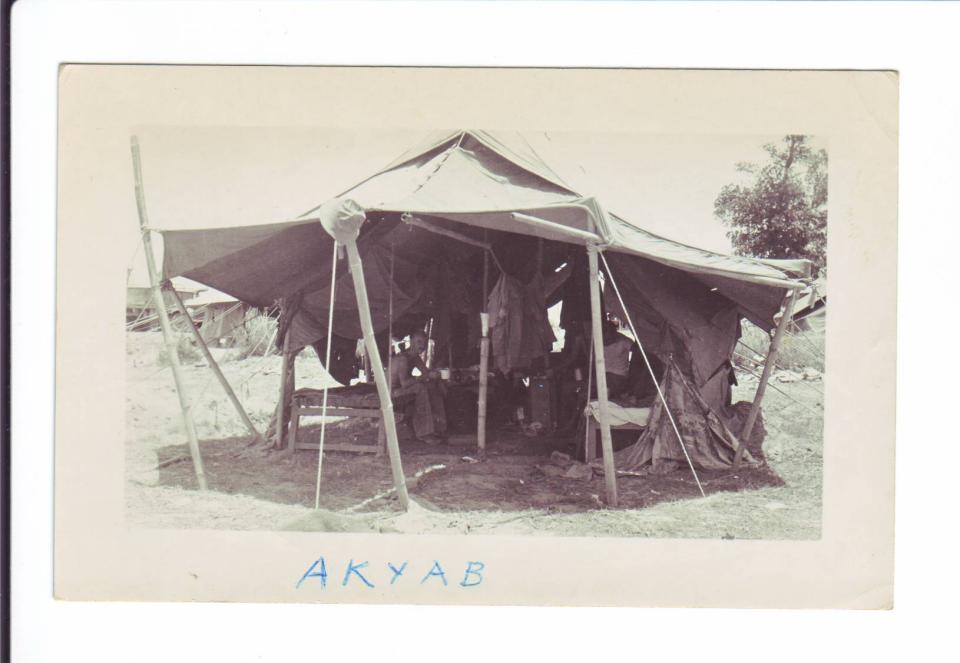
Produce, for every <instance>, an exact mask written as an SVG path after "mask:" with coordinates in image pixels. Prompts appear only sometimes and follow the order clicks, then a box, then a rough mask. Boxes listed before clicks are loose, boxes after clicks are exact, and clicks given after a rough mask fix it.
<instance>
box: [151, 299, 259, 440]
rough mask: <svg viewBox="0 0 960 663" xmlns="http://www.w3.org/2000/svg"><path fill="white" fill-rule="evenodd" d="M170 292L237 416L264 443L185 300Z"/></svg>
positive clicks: (256, 438) (255, 437)
mask: <svg viewBox="0 0 960 663" xmlns="http://www.w3.org/2000/svg"><path fill="white" fill-rule="evenodd" d="M169 291H170V293H171V294H172V295H173V303H174V304H176V306H177V310H178V311H180V315H182V316H183V317H184V318H185V319H186V320H187V322H188V325H189V327H190V331H191V332H193V338H194V340H195V341H196V342H197V345H199V346H200V352H201V353H202V354H203V358H204V359H206V360H207V365H208V366H209V367H210V370H212V371H213V374H214V375H216V376H217V380H218V381H219V382H220V385H221V386H222V387H223V390H224V391H225V392H227V397H228V398H229V399H230V402H231V403H233V407H234V408H236V410H237V414H239V415H240V418H241V419H242V420H243V423H244V425H245V426H246V427H247V430H249V431H250V434H251V435H253V437H254V440H255V441H256V442H262V441H263V436H262V435H260V431H258V430H257V427H256V426H254V425H253V422H252V421H251V420H250V417H249V415H247V411H246V410H244V409H243V405H242V404H241V403H240V399H239V398H237V394H236V393H234V391H233V387H231V386H230V383H229V382H228V381H227V378H226V376H225V375H224V374H223V371H221V370H220V366H219V365H218V364H217V360H216V359H214V358H213V355H212V354H211V353H210V348H208V347H207V342H206V341H204V340H203V335H202V334H201V333H200V330H198V329H197V326H196V325H194V324H193V321H192V320H191V319H190V314H189V313H188V312H187V307H186V306H184V305H183V300H182V299H180V295H179V293H177V291H176V289H175V288H172V287H171V288H170V289H169Z"/></svg>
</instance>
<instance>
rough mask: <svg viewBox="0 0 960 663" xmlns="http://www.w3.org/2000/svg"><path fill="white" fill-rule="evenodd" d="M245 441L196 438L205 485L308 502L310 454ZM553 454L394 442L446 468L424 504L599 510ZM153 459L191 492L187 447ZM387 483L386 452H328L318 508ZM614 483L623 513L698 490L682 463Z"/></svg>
mask: <svg viewBox="0 0 960 663" xmlns="http://www.w3.org/2000/svg"><path fill="white" fill-rule="evenodd" d="M328 430H329V429H328ZM311 435H314V436H315V435H316V430H315V429H314V430H311V429H304V436H303V438H302V439H307V440H309V439H310V436H311ZM328 439H330V438H329V435H328ZM627 443H629V441H628V442H627ZM247 445H248V440H247V439H246V438H226V439H219V440H206V441H204V442H202V443H201V449H202V453H203V456H204V464H205V471H206V474H207V480H208V483H209V486H210V488H211V489H212V490H215V491H219V492H223V493H228V494H242V495H248V496H251V497H256V498H259V499H262V500H267V501H270V502H275V503H281V504H295V505H301V506H309V507H312V506H313V505H314V498H315V490H316V477H317V456H318V455H317V452H316V451H311V450H298V451H297V452H296V454H294V455H293V456H292V457H291V456H290V455H289V454H285V453H282V452H275V451H263V450H256V451H255V452H251V448H250V447H248V446H247ZM554 450H560V451H564V452H571V451H572V441H571V440H570V439H563V438H527V437H524V436H522V435H514V436H510V435H501V436H500V437H499V439H495V440H492V441H490V442H489V443H488V452H487V459H486V460H485V461H484V462H471V461H470V460H465V457H467V458H471V459H472V458H474V457H475V456H476V453H475V448H474V447H472V446H458V445H439V446H428V445H425V444H422V443H420V442H418V441H417V440H415V439H411V438H409V437H407V438H406V439H403V440H402V441H401V454H402V457H403V468H404V473H405V475H406V476H408V477H412V476H413V475H414V474H415V473H416V472H418V471H420V470H423V469H425V468H428V467H430V466H432V465H438V464H441V465H444V466H445V467H444V469H440V470H435V471H432V472H430V473H428V474H426V475H424V476H422V477H421V478H420V479H419V480H417V481H416V482H415V484H414V485H412V486H411V490H410V492H411V494H412V495H414V496H416V498H417V499H418V500H419V501H420V503H421V504H424V505H426V506H428V507H432V508H434V509H436V510H439V511H450V512H462V511H487V510H489V511H497V512H502V511H524V510H529V509H536V510H539V511H543V512H547V513H580V512H585V511H590V510H595V509H597V508H599V507H600V506H601V502H600V499H601V498H602V497H603V495H604V481H603V477H602V476H594V477H593V478H590V479H570V478H564V477H557V476H548V475H547V474H545V473H544V472H543V471H542V470H541V469H540V467H542V466H544V465H546V464H548V463H549V459H550V453H551V451H554ZM157 456H158V461H159V464H160V466H161V467H160V477H159V478H160V485H164V486H177V487H181V488H186V489H195V488H196V479H195V477H194V474H193V466H192V464H191V462H190V459H189V456H188V455H187V454H186V449H185V447H183V446H180V445H176V446H168V447H163V448H161V449H160V450H158V454H157ZM699 476H700V481H701V483H702V484H703V488H704V490H705V492H706V493H707V494H708V495H709V494H712V493H720V492H735V491H743V490H753V489H757V488H763V487H769V486H774V487H777V486H783V485H784V482H783V481H782V480H781V479H780V478H779V477H778V476H777V475H776V474H775V473H774V472H773V471H772V470H771V469H769V468H768V467H766V466H761V467H743V468H741V469H740V470H738V471H735V472H734V471H700V473H699ZM392 485H393V482H392V478H391V472H390V463H389V460H388V458H387V457H386V456H375V455H373V454H354V453H338V452H328V453H326V454H325V455H324V460H323V474H322V482H321V488H320V507H321V509H325V510H328V511H334V512H335V511H342V510H345V509H348V508H351V507H356V506H357V505H359V504H360V503H361V502H364V501H365V500H368V499H369V498H371V497H373V496H374V495H376V494H378V493H381V492H383V491H386V490H388V489H390V488H391V487H392ZM618 488H619V496H620V506H621V507H622V508H628V509H635V508H643V507H648V506H652V505H654V504H658V503H660V502H672V501H676V500H681V499H686V498H696V497H699V496H700V494H699V491H698V490H697V487H696V484H695V482H694V480H693V477H692V475H691V474H690V472H689V470H687V469H686V468H681V469H679V470H676V471H674V472H672V473H670V474H666V475H661V476H658V475H646V476H642V477H633V476H621V477H619V480H618ZM391 508H397V507H396V500H395V498H393V497H392V496H391V497H387V498H384V499H380V500H377V501H375V502H372V503H370V504H368V505H366V506H364V507H363V508H362V509H360V511H361V512H362V511H368V510H369V511H373V510H378V511H383V510H385V509H391ZM334 525H335V523H334ZM327 531H337V528H336V527H335V526H333V525H331V529H328V530H327Z"/></svg>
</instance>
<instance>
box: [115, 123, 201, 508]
mask: <svg viewBox="0 0 960 663" xmlns="http://www.w3.org/2000/svg"><path fill="white" fill-rule="evenodd" d="M130 152H131V155H132V156H133V179H134V186H135V190H136V197H137V214H138V215H139V217H140V233H141V240H142V241H143V253H144V255H145V256H146V259H147V274H148V275H149V277H150V287H151V289H152V290H153V300H154V303H155V305H156V307H157V316H158V317H159V318H160V329H161V331H162V332H163V340H164V343H165V344H166V346H167V358H168V359H169V360H170V370H171V371H172V372H173V382H174V385H175V386H176V389H177V398H179V399H180V412H181V414H182V415H183V427H184V429H185V431H186V433H187V445H188V446H189V448H190V457H191V458H192V459H193V472H194V474H195V475H196V476H197V485H198V486H199V487H200V490H206V489H207V475H206V474H205V473H204V471H203V457H202V456H201V455H200V442H199V441H198V439H197V428H196V425H195V424H194V421H193V414H192V413H191V412H190V400H189V398H188V397H187V392H186V387H185V384H184V380H183V376H182V375H181V373H180V368H181V367H180V353H179V351H178V349H177V341H176V339H175V338H174V336H173V330H172V329H171V328H170V318H169V317H168V316H167V304H166V302H165V301H164V299H163V290H161V288H160V283H159V278H158V275H157V265H156V261H155V260H154V258H153V242H152V241H151V236H150V232H151V231H150V226H149V223H148V221H147V203H146V199H145V196H144V192H143V174H142V171H141V168H140V142H139V141H138V140H137V137H136V136H131V137H130Z"/></svg>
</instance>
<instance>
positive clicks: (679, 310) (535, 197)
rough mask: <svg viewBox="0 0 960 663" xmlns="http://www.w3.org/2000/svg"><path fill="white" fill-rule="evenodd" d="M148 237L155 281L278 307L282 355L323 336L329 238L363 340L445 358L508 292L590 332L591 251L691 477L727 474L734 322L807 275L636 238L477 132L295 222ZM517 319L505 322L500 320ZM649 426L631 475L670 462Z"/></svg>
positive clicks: (349, 329)
mask: <svg viewBox="0 0 960 663" xmlns="http://www.w3.org/2000/svg"><path fill="white" fill-rule="evenodd" d="M163 235H164V247H165V251H164V267H163V271H164V276H165V277H166V278H171V277H174V276H186V277H189V278H191V279H194V280H196V281H199V282H201V283H204V284H207V285H209V286H211V287H214V288H217V289H218V290H221V291H223V292H225V293H228V294H229V295H232V296H234V297H236V298H237V299H239V300H241V301H244V302H247V303H250V304H255V305H260V306H264V305H269V304H271V303H273V302H274V301H276V300H279V299H282V300H284V303H285V315H284V317H285V319H282V333H281V335H282V336H285V337H286V338H287V339H288V342H289V348H290V349H298V348H301V347H303V346H305V345H308V344H312V343H316V342H318V341H320V340H321V339H322V338H324V337H325V336H326V334H327V324H326V320H327V317H328V313H329V311H328V307H329V296H330V293H329V287H330V269H331V261H332V260H333V247H334V237H337V238H338V239H341V240H342V239H346V238H349V239H353V238H356V240H357V246H358V249H359V251H360V255H361V258H362V263H363V271H364V277H365V280H366V283H367V291H368V299H369V309H370V314H371V318H372V323H373V327H374V333H375V334H382V333H383V332H385V331H386V330H387V329H388V328H391V329H392V331H393V332H394V335H395V336H402V335H403V334H404V333H406V332H407V331H409V330H412V329H415V328H417V327H418V326H419V328H421V329H422V328H423V324H424V321H425V320H427V319H431V320H433V321H434V326H433V329H434V330H435V331H436V332H437V334H436V336H437V338H439V339H445V340H446V342H447V343H449V344H450V352H451V354H450V356H451V357H453V349H452V345H453V343H454V340H456V339H466V343H465V345H466V346H468V347H473V346H474V345H475V344H473V343H472V342H471V341H472V340H475V337H476V336H477V335H478V332H479V330H478V329H477V327H478V326H479V317H480V316H479V315H477V314H478V313H479V312H480V311H482V310H485V309H487V307H488V306H489V301H492V294H491V293H492V292H493V291H495V290H497V288H498V287H500V286H504V287H506V285H507V284H508V281H509V283H510V284H512V285H511V287H514V288H515V290H514V292H515V293H518V294H516V295H515V296H516V297H523V296H525V295H523V294H522V292H521V291H522V289H523V288H530V289H532V290H534V291H535V292H536V297H534V299H537V301H542V302H543V304H544V305H548V304H551V303H553V302H556V301H560V300H562V301H563V312H562V317H564V316H566V318H567V320H568V322H578V321H579V322H583V321H587V320H589V319H590V313H589V304H588V302H589V294H588V292H589V287H590V286H589V285H587V284H588V280H587V268H586V262H587V261H586V251H585V250H584V247H585V246H591V245H593V246H597V247H598V248H600V249H601V250H602V251H603V255H604V257H605V258H606V260H605V261H604V266H603V270H604V273H605V276H604V281H605V282H607V281H610V282H615V283H616V285H617V288H616V290H615V289H614V288H612V287H607V286H605V287H604V288H603V298H604V303H605V305H606V308H607V310H608V311H612V312H614V313H616V314H619V315H620V316H621V317H624V316H627V315H628V316H629V318H630V320H631V321H632V322H633V323H634V327H635V328H636V332H637V335H638V336H639V337H640V338H639V339H638V340H640V342H641V343H642V344H643V346H644V348H646V349H647V351H648V352H650V353H652V354H654V355H656V356H659V357H660V358H661V359H662V360H664V363H665V364H666V365H668V370H667V373H666V377H664V384H663V388H664V392H666V393H667V399H668V401H670V403H669V405H670V407H671V409H673V410H674V411H675V412H677V413H678V416H679V421H680V424H679V425H680V427H681V429H682V433H681V434H682V435H683V436H684V438H685V439H687V440H688V441H690V442H691V445H690V446H691V449H692V454H693V462H694V463H696V464H698V465H700V466H702V467H712V466H713V465H711V463H713V464H714V465H715V464H716V463H720V464H722V465H727V464H729V463H730V462H732V457H733V449H734V448H735V447H736V443H735V435H736V433H735V432H731V430H730V429H729V428H728V423H729V425H730V426H734V421H733V419H730V418H728V415H730V413H729V412H728V408H729V406H730V404H731V403H730V397H731V391H730V384H731V382H732V380H733V368H732V364H731V362H730V359H731V356H732V353H733V348H734V345H735V344H736V341H737V338H738V336H739V333H740V320H741V318H742V317H745V318H748V319H750V320H751V321H753V322H754V323H756V324H758V325H759V326H761V327H762V328H764V329H768V330H769V329H771V328H773V327H774V326H775V318H776V315H777V313H778V312H779V311H780V309H781V305H782V303H783V301H784V296H785V295H786V293H787V292H789V291H791V290H794V289H797V288H799V287H801V286H803V285H804V279H807V278H808V277H809V275H810V267H811V265H810V263H809V262H808V261H805V260H765V261H761V260H754V259H750V258H744V257H737V256H729V255H722V254H719V253H714V252H710V251H705V250H702V249H698V248H695V247H692V246H688V245H686V244H682V243H679V242H674V241H671V240H669V239H666V238H664V237H661V236H658V235H655V234H653V233H650V232H648V231H646V230H644V229H643V228H641V227H640V226H638V225H634V224H633V223H630V222H629V221H627V220H625V219H623V218H621V217H619V216H617V215H615V214H612V213H609V212H607V211H606V210H605V209H604V208H603V206H602V205H601V204H600V202H599V201H597V200H596V199H594V198H592V197H589V196H585V195H583V194H582V193H580V192H578V191H575V190H574V189H573V188H571V187H570V186H568V185H567V184H566V182H565V181H564V179H563V178H562V177H561V176H560V175H559V174H558V173H556V172H555V171H554V170H552V169H551V168H550V167H549V166H548V165H547V164H546V163H544V162H543V160H541V159H540V158H539V156H538V155H537V154H536V152H535V151H534V150H533V149H532V148H531V147H530V146H529V144H527V145H523V144H520V145H518V144H516V142H514V143H513V144H511V143H510V141H507V140H505V139H500V138H498V137H495V136H493V135H492V134H489V133H486V132H481V131H456V132H453V133H449V134H445V135H442V136H438V137H432V138H431V139H430V140H429V141H427V142H426V143H425V144H424V145H422V146H420V147H418V148H415V149H413V150H411V151H410V152H408V153H407V154H405V155H403V156H402V157H400V158H399V159H397V160H396V161H394V162H393V163H392V164H390V165H388V166H387V167H385V168H384V169H382V170H380V171H378V172H377V173H374V174H373V175H371V176H370V177H368V178H367V179H365V180H364V181H362V182H360V183H359V184H357V185H356V186H354V187H352V188H351V189H349V190H347V191H345V192H343V193H342V194H341V195H339V196H337V197H336V198H334V199H332V200H329V201H327V202H325V203H323V204H322V205H320V206H318V207H315V208H313V209H311V210H309V211H307V212H306V213H304V214H303V215H302V216H301V217H300V218H299V219H296V220H294V221H290V222H287V223H279V224H272V225H261V226H253V227H237V228H224V229H209V230H186V231H165V232H163ZM491 259H492V260H491ZM488 261H490V262H493V263H494V266H492V267H491V266H490V265H489V264H488ZM346 263H347V261H345V260H344V261H339V262H338V263H337V270H338V286H337V292H336V293H334V308H335V315H334V316H333V324H334V326H333V334H334V337H335V339H336V340H338V341H348V342H349V341H350V339H358V338H360V336H361V329H360V323H359V311H358V309H357V298H356V297H355V292H354V290H353V280H352V279H347V278H342V277H343V276H346V272H347V269H348V267H347V264H346ZM486 267H490V272H491V273H490V279H488V282H487V289H486V291H485V292H481V289H480V288H478V287H477V285H478V284H480V283H482V282H483V274H484V273H485V268H486ZM494 282H497V284H498V285H497V286H496V287H494ZM500 291H501V292H503V290H502V289H501V290H500ZM511 296H514V295H511ZM488 297H491V300H488V299H487V298H488ZM621 299H622V302H621ZM514 301H516V300H514ZM531 301H532V299H531ZM526 308H532V307H526V306H525V305H523V306H520V308H518V309H511V310H513V311H515V312H516V313H517V315H516V316H514V317H512V318H511V320H513V319H519V318H522V317H524V316H523V312H524V310H525V309H526ZM624 309H626V310H624ZM534 322H535V321H534ZM518 324H519V323H518ZM524 338H527V337H524ZM541 340H542V339H541ZM539 342H540V341H537V343H539ZM535 344H536V343H535ZM378 345H379V344H378ZM385 345H386V344H383V345H381V352H382V351H383V349H384V348H385ZM547 345H548V344H547ZM540 350H544V349H543V348H540ZM546 351H549V350H548V349H547V350H546ZM451 361H453V360H452V359H451ZM331 368H333V367H331ZM654 414H656V413H654ZM731 416H732V415H731ZM651 420H652V421H653V420H657V421H659V423H656V424H651V425H650V426H649V427H648V429H647V431H646V432H645V433H644V437H643V438H641V440H639V441H638V442H637V449H638V450H640V451H641V452H642V453H638V454H636V458H635V460H636V462H637V463H640V462H649V461H650V460H651V459H652V460H653V463H654V466H656V465H657V463H658V462H661V461H662V462H665V463H666V464H667V465H669V464H670V463H672V462H676V461H679V460H681V459H683V458H684V457H685V452H682V450H681V449H680V448H679V447H678V446H677V443H676V440H675V437H674V433H672V432H671V429H669V428H668V427H667V424H666V423H664V421H665V420H664V419H663V418H658V416H652V419H651ZM698 450H700V451H698ZM668 461H669V462H668ZM631 462H633V461H631ZM623 469H630V468H623Z"/></svg>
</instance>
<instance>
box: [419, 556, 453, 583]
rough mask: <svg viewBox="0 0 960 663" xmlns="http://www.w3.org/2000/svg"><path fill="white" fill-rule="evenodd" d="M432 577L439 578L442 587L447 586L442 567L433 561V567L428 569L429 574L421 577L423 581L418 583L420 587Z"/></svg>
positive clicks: (445, 575)
mask: <svg viewBox="0 0 960 663" xmlns="http://www.w3.org/2000/svg"><path fill="white" fill-rule="evenodd" d="M433 576H439V578H440V580H442V581H443V586H444V587H446V586H447V574H446V573H444V572H443V567H442V566H440V562H438V561H436V560H434V562H433V566H432V567H430V572H429V573H427V575H425V576H423V580H421V581H420V584H421V585H422V584H423V583H425V582H426V581H427V580H429V579H430V578H432V577H433Z"/></svg>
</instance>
